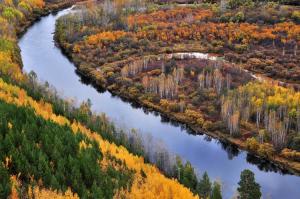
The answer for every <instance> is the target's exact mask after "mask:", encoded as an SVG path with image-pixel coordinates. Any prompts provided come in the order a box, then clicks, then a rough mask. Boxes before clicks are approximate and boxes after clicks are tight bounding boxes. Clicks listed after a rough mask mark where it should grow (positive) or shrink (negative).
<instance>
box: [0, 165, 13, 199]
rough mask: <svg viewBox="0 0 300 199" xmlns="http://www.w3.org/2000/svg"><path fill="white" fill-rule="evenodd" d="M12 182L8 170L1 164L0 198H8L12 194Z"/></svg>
mask: <svg viewBox="0 0 300 199" xmlns="http://www.w3.org/2000/svg"><path fill="white" fill-rule="evenodd" d="M10 190H11V182H10V179H9V174H8V171H7V170H6V169H5V168H4V167H3V166H2V164H0V198H7V197H8V196H9V194H10Z"/></svg>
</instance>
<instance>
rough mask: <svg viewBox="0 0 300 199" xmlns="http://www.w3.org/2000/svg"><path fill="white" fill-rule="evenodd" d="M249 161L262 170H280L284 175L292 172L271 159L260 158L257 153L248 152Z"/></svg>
mask: <svg viewBox="0 0 300 199" xmlns="http://www.w3.org/2000/svg"><path fill="white" fill-rule="evenodd" d="M246 159H247V162H249V163H251V164H254V165H256V166H257V167H258V168H259V169H260V170H261V171H265V172H275V173H277V172H279V173H280V174H282V175H285V174H291V173H290V172H289V171H288V170H286V169H283V168H279V167H278V165H276V164H274V163H272V162H270V161H269V160H266V159H263V158H259V157H257V156H255V155H252V154H250V153H247V157H246Z"/></svg>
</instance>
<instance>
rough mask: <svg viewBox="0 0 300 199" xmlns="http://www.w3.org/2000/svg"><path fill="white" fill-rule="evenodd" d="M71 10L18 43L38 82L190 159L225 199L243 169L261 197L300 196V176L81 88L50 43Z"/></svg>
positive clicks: (52, 17) (47, 20)
mask: <svg viewBox="0 0 300 199" xmlns="http://www.w3.org/2000/svg"><path fill="white" fill-rule="evenodd" d="M70 11H71V9H70V8H69V9H65V10H62V11H60V12H58V13H56V14H55V15H54V14H50V15H48V16H46V17H43V18H41V20H39V21H37V22H36V23H35V24H34V25H33V26H32V27H30V28H29V29H28V31H27V32H26V33H25V34H24V35H23V37H22V38H21V39H20V41H19V46H20V48H21V55H22V59H23V63H24V71H25V72H30V71H31V70H33V71H35V72H36V74H37V76H38V78H39V79H41V80H43V81H48V82H49V83H50V84H51V85H53V86H54V87H55V88H56V89H57V90H58V91H59V92H61V93H62V95H63V96H64V97H69V98H76V99H77V101H78V102H81V101H83V100H85V101H86V100H87V99H88V98H89V99H90V100H91V101H92V110H93V111H96V112H104V113H105V114H106V115H107V116H109V117H110V118H111V120H113V121H114V122H116V123H117V124H118V125H121V126H123V125H124V126H126V127H128V128H136V129H138V130H140V131H141V132H142V133H149V134H151V135H152V137H153V138H155V139H159V140H161V141H162V142H163V143H164V145H165V146H166V147H167V149H168V150H169V151H171V152H172V153H175V154H178V155H180V156H181V157H182V158H183V159H185V160H189V161H190V162H191V163H192V165H193V166H194V167H195V168H196V169H197V171H199V172H200V174H202V173H203V171H207V172H208V174H209V176H210V177H211V178H212V179H220V180H221V181H222V183H223V196H224V198H225V199H228V198H231V197H232V196H233V195H234V193H235V190H236V187H237V182H238V181H239V178H240V173H241V171H242V170H244V169H250V170H252V171H253V172H254V173H255V177H256V180H257V182H258V183H259V184H260V185H261V187H262V192H263V198H269V197H270V198H274V199H282V198H286V199H299V198H300V177H298V176H293V175H290V174H287V173H286V172H284V171H281V170H279V169H278V168H277V167H276V166H274V165H272V164H270V163H268V162H266V161H262V160H259V159H257V158H255V157H253V156H251V155H249V154H247V153H246V152H244V151H240V150H237V149H236V148H234V147H232V146H230V145H226V144H224V143H220V142H219V141H218V140H215V139H211V138H209V137H207V136H205V135H192V134H189V133H188V131H187V130H186V129H184V128H183V127H181V126H180V125H176V124H172V123H170V122H168V121H167V120H166V119H165V118H162V117H161V116H160V115H159V114H155V113H152V112H147V111H144V110H143V109H142V108H137V107H133V106H132V105H131V104H130V103H128V102H124V101H122V100H121V99H120V98H118V97H114V96H112V95H111V94H110V93H109V92H103V93H99V92H98V91H97V90H96V89H95V88H93V87H92V86H91V85H87V84H84V83H83V82H82V80H81V78H80V77H79V76H78V75H77V74H76V73H75V66H74V65H73V63H71V62H70V61H69V60H68V59H67V58H66V57H65V56H64V55H63V54H62V53H61V51H60V49H59V48H57V47H56V46H55V45H54V42H53V32H54V29H55V21H56V19H57V18H58V17H60V16H62V15H64V14H67V13H69V12H70Z"/></svg>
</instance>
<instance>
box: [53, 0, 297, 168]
mask: <svg viewBox="0 0 300 199" xmlns="http://www.w3.org/2000/svg"><path fill="white" fill-rule="evenodd" d="M181 3H182V2H181ZM296 4H297V2H296V3H295V2H293V1H286V2H275V1H270V2H269V1H267V2H266V1H264V2H260V1H252V0H249V1H233V0H232V1H230V0H229V1H221V2H219V1H206V2H205V3H203V2H202V3H193V4H190V5H185V6H181V5H180V4H179V5H178V4H177V5H176V4H172V3H170V2H169V3H160V4H157V2H154V3H149V2H145V1H132V2H131V1H130V3H128V2H126V3H124V2H123V1H115V2H110V1H104V2H103V3H101V4H93V3H89V4H87V5H85V6H79V7H78V8H77V10H78V11H77V12H76V13H73V14H69V15H66V16H63V17H61V18H60V19H59V20H58V22H57V24H56V32H55V39H56V42H57V43H58V45H60V46H61V47H62V48H63V49H64V51H65V53H66V54H67V55H68V56H69V57H70V58H71V59H72V60H73V61H74V62H75V64H76V66H77V70H78V71H80V73H81V74H82V75H83V76H84V77H87V78H89V79H90V80H91V81H92V82H93V84H94V85H95V86H96V87H99V88H104V89H108V90H109V91H110V92H112V93H114V94H117V95H119V96H122V97H124V98H126V99H128V100H132V101H134V102H138V103H139V104H141V105H142V106H145V107H148V108H150V109H154V110H156V111H159V112H161V113H163V114H164V115H167V116H168V117H169V118H171V119H173V120H175V121H179V122H182V123H184V124H188V126H189V127H190V128H192V129H193V130H194V131H202V130H204V131H205V132H206V133H207V134H209V135H211V136H214V137H218V138H222V139H226V140H228V141H230V142H231V143H234V144H236V145H238V146H239V147H240V148H243V149H247V150H248V151H250V152H251V153H254V154H256V155H259V156H260V157H263V158H267V159H270V160H273V161H275V162H276V163H279V164H281V165H283V166H284V167H286V168H291V169H293V170H294V171H299V169H300V163H299V160H300V142H299V140H300V137H299V132H300V126H299V125H300V93H299V88H300V87H299V84H300V82H299V80H300V76H299V74H300V73H299V72H300V68H299V61H300V60H299V55H298V54H299V49H298V45H299V41H300V40H299V39H300V24H299V23H300V21H299V13H300V10H299V7H297V6H296ZM254 7H255V9H254Z"/></svg>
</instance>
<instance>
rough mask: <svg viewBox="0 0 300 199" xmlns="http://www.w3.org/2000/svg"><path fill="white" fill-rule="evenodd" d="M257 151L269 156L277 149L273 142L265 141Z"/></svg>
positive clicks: (261, 154)
mask: <svg viewBox="0 0 300 199" xmlns="http://www.w3.org/2000/svg"><path fill="white" fill-rule="evenodd" d="M257 152H258V154H259V155H260V156H263V157H266V158H267V157H271V156H272V155H273V154H274V152H275V151H274V148H273V146H272V145H271V144H269V143H264V144H261V145H260V146H259V149H258V150H257Z"/></svg>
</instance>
